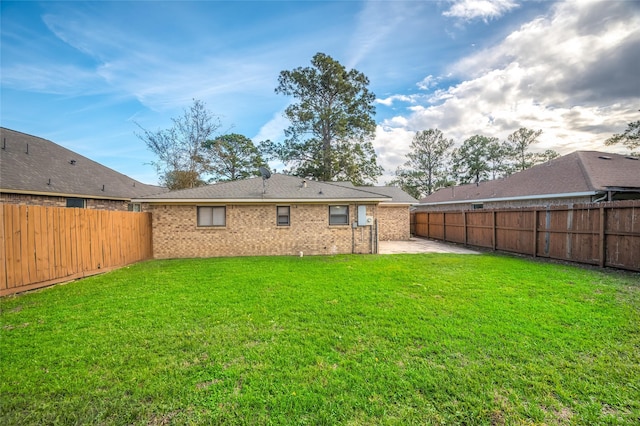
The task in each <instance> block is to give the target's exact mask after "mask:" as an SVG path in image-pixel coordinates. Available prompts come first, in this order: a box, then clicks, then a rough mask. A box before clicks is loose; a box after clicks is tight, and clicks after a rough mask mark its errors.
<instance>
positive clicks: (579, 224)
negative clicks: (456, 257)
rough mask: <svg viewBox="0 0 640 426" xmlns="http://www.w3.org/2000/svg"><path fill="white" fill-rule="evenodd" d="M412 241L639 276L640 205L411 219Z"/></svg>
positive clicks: (462, 213)
mask: <svg viewBox="0 0 640 426" xmlns="http://www.w3.org/2000/svg"><path fill="white" fill-rule="evenodd" d="M411 226H412V229H413V232H414V235H416V236H420V237H427V238H433V239H437V240H443V241H449V242H454V243H459V244H464V245H472V246H477V247H485V248H489V249H492V250H501V251H508V252H514V253H520V254H526V255H530V256H534V257H547V258H551V259H559V260H568V261H572V262H578V263H586V264H591V265H598V266H601V267H605V266H607V267H613V268H620V269H628V270H631V271H640V201H637V200H634V201H616V202H611V203H598V204H579V205H577V204H576V205H573V206H553V207H549V208H542V209H534V208H528V209H504V210H469V211H450V212H416V213H412V223H411Z"/></svg>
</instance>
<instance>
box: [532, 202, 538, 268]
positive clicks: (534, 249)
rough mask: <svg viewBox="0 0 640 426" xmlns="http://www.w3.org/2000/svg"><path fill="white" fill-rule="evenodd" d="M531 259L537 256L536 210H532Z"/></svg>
mask: <svg viewBox="0 0 640 426" xmlns="http://www.w3.org/2000/svg"><path fill="white" fill-rule="evenodd" d="M532 246H533V257H536V256H537V255H538V209H534V210H533V244H532Z"/></svg>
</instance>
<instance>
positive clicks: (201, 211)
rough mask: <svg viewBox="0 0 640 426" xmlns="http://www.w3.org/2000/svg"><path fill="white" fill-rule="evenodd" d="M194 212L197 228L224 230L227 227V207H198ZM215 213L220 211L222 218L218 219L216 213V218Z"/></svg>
mask: <svg viewBox="0 0 640 426" xmlns="http://www.w3.org/2000/svg"><path fill="white" fill-rule="evenodd" d="M196 210H197V212H196V223H197V226H198V228H224V227H225V226H227V206H198V207H197V209H196ZM216 211H217V212H220V211H222V216H221V217H220V214H219V213H218V216H217V217H216V214H215V212H216ZM209 215H210V216H209ZM220 219H222V221H220ZM216 221H217V222H216Z"/></svg>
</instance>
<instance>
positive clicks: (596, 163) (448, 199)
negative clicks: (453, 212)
mask: <svg viewBox="0 0 640 426" xmlns="http://www.w3.org/2000/svg"><path fill="white" fill-rule="evenodd" d="M614 188H625V189H634V188H635V189H638V190H640V160H637V159H634V157H627V156H624V155H619V154H611V153H605V152H598V151H576V152H573V153H571V154H568V155H565V156H562V157H559V158H556V159H553V160H551V161H549V162H547V163H544V164H539V165H536V166H534V167H531V168H530V169H527V170H524V171H522V172H519V173H515V174H513V175H511V176H508V177H506V178H503V179H496V180H492V181H487V182H480V184H479V185H476V184H469V185H461V186H456V187H450V188H442V189H440V190H438V191H436V192H434V193H433V194H431V195H429V196H427V197H425V198H422V199H421V200H420V203H421V204H436V203H455V202H471V201H490V200H496V199H504V198H507V199H518V198H530V197H534V196H541V198H542V197H543V196H549V195H560V194H567V196H569V194H579V193H583V194H586V193H591V194H595V193H596V192H599V191H606V190H610V189H614Z"/></svg>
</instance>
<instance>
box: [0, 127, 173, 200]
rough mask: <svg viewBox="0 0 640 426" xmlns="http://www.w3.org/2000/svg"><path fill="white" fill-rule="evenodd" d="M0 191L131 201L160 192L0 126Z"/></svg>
mask: <svg viewBox="0 0 640 426" xmlns="http://www.w3.org/2000/svg"><path fill="white" fill-rule="evenodd" d="M0 146H1V150H0V192H10V193H20V194H33V195H50V196H67V197H79V198H99V199H122V200H130V199H131V198H134V197H141V196H144V195H150V194H154V193H158V192H162V191H166V189H165V188H162V187H160V186H154V185H147V184H144V183H142V182H138V181H137V180H135V179H132V178H130V177H128V176H125V175H123V174H122V173H118V172H116V171H115V170H113V169H110V168H108V167H106V166H103V165H102V164H99V163H96V162H95V161H93V160H90V159H88V158H86V157H84V156H82V155H80V154H78V153H75V152H73V151H71V150H68V149H66V148H64V147H62V146H60V145H57V144H55V143H53V142H51V141H49V140H47V139H43V138H39V137H36V136H31V135H28V134H25V133H21V132H17V131H15V130H10V129H6V128H4V127H2V128H0Z"/></svg>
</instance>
